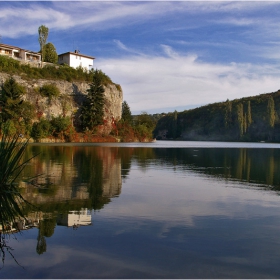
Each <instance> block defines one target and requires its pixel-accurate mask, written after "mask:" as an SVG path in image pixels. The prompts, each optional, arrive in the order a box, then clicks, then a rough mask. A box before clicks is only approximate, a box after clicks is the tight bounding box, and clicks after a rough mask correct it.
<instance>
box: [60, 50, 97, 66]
mask: <svg viewBox="0 0 280 280" xmlns="http://www.w3.org/2000/svg"><path fill="white" fill-rule="evenodd" d="M93 60H94V57H92V56H88V55H84V54H80V53H79V51H77V50H76V51H75V52H66V53H62V54H59V55H58V63H59V64H64V63H65V64H68V65H69V66H71V67H73V68H77V67H82V68H85V69H87V70H90V69H91V68H92V66H93Z"/></svg>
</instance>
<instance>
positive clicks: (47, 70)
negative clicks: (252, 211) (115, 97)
mask: <svg viewBox="0 0 280 280" xmlns="http://www.w3.org/2000/svg"><path fill="white" fill-rule="evenodd" d="M95 71H96V70H94V69H92V70H90V71H87V70H86V69H83V68H81V69H79V68H78V69H74V68H73V67H70V66H69V65H67V64H63V65H46V66H44V67H43V68H35V67H31V66H30V65H28V64H21V63H20V62H19V61H17V60H15V59H13V58H10V57H7V56H4V55H0V72H5V73H7V74H16V75H19V76H21V77H22V78H24V79H50V80H64V81H68V82H72V81H84V82H92V79H93V76H94V75H95ZM98 73H99V75H100V78H101V83H102V84H103V85H104V86H107V85H110V84H114V83H113V82H112V80H111V79H110V78H109V77H108V76H107V75H106V74H105V73H103V72H102V71H101V70H98ZM115 85H116V87H117V88H118V89H119V90H121V88H120V86H119V85H117V84H115Z"/></svg>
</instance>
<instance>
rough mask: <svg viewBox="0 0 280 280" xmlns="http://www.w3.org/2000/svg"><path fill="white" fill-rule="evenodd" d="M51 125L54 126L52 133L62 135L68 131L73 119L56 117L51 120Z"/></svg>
mask: <svg viewBox="0 0 280 280" xmlns="http://www.w3.org/2000/svg"><path fill="white" fill-rule="evenodd" d="M50 123H51V125H52V128H53V131H52V134H53V136H55V137H57V136H61V137H63V134H64V133H65V132H66V130H67V129H68V127H69V126H71V119H70V117H62V116H59V117H56V118H53V119H52V120H51V122H50Z"/></svg>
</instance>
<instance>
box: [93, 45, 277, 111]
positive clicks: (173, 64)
mask: <svg viewBox="0 0 280 280" xmlns="http://www.w3.org/2000/svg"><path fill="white" fill-rule="evenodd" d="M168 50H169V52H171V53H172V49H171V48H168ZM96 67H97V68H99V69H102V70H104V71H105V73H107V74H108V75H109V76H110V77H112V79H113V80H114V81H115V82H116V83H119V84H121V86H122V88H123V91H124V99H125V100H126V101H127V102H128V104H129V105H130V107H131V110H132V111H133V113H140V112H141V111H148V112H160V110H161V108H170V107H173V108H176V107H178V106H180V107H183V106H185V108H188V107H190V106H193V107H195V106H197V105H198V104H200V105H203V104H208V103H212V102H220V101H225V100H226V99H230V100H232V99H235V98H241V97H245V96H253V95H257V94H261V93H265V92H272V91H275V90H277V89H278V87H279V81H278V77H279V75H280V69H279V68H278V67H277V66H271V65H261V66H260V65H254V64H249V63H247V64H245V63H230V64H222V63H219V64H214V63H206V62H201V61H199V59H197V56H195V55H179V54H177V55H176V56H174V55H173V56H170V55H169V54H167V55H166V56H157V57H156V56H151V57H148V56H146V57H138V56H129V57H125V58H119V59H101V60H99V61H98V62H97V63H96Z"/></svg>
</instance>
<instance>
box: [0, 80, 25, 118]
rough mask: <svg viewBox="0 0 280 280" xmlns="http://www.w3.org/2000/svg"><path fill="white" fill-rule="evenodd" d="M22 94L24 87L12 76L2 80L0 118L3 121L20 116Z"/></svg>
mask: <svg viewBox="0 0 280 280" xmlns="http://www.w3.org/2000/svg"><path fill="white" fill-rule="evenodd" d="M23 94H25V88H24V87H23V86H21V85H19V84H18V83H17V82H16V81H15V79H14V78H12V77H11V78H10V79H8V80H6V81H5V82H4V84H3V85H2V87H1V91H0V107H1V120H2V121H3V122H5V121H7V120H8V119H16V118H18V117H19V116H20V107H21V106H20V105H21V104H22V103H23V101H22V100H21V97H22V95H23Z"/></svg>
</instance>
